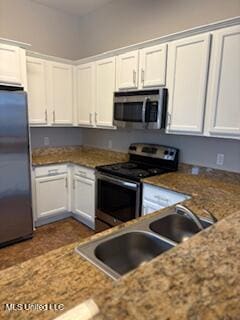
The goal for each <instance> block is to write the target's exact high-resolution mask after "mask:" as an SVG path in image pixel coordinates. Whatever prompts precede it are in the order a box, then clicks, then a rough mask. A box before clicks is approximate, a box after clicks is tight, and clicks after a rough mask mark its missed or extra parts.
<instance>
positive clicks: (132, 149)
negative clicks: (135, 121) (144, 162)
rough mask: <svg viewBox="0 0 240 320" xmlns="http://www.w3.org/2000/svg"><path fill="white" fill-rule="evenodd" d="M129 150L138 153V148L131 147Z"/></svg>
mask: <svg viewBox="0 0 240 320" xmlns="http://www.w3.org/2000/svg"><path fill="white" fill-rule="evenodd" d="M129 150H131V151H137V147H136V146H130V147H129Z"/></svg>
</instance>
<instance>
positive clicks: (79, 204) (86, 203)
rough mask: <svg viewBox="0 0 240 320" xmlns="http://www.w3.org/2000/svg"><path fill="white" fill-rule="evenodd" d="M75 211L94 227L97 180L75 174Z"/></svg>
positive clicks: (79, 217)
mask: <svg viewBox="0 0 240 320" xmlns="http://www.w3.org/2000/svg"><path fill="white" fill-rule="evenodd" d="M72 207H73V213H74V214H75V215H76V216H77V218H78V219H79V220H80V221H81V222H83V223H85V224H87V225H88V226H89V227H91V228H94V225H95V181H93V180H89V179H86V178H83V177H80V176H77V175H74V176H73V205H72Z"/></svg>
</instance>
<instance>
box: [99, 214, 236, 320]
mask: <svg viewBox="0 0 240 320" xmlns="http://www.w3.org/2000/svg"><path fill="white" fill-rule="evenodd" d="M239 230H240V211H239V212H238V213H235V214H233V215H231V216H229V217H228V218H226V219H225V220H222V221H220V222H219V223H217V224H216V225H215V226H214V227H212V228H210V229H208V230H205V231H203V232H201V233H199V234H198V235H196V236H194V237H192V238H191V239H190V240H189V241H186V242H184V243H183V244H181V245H179V246H177V247H175V248H174V249H171V250H169V251H168V252H165V253H164V254H163V255H161V256H159V257H157V258H155V259H154V260H152V261H151V262H149V263H148V265H143V266H140V267H139V268H138V269H136V270H135V271H133V272H132V273H130V274H128V275H127V276H125V277H123V278H122V280H121V281H119V282H116V283H114V285H113V288H112V290H109V289H108V290H105V291H104V292H103V293H102V294H101V295H97V296H95V297H94V300H95V302H96V303H97V305H98V306H99V307H100V314H99V315H97V316H96V317H94V320H112V319H119V320H120V319H124V320H146V319H148V320H173V319H174V320H183V319H191V320H215V319H219V320H220V319H231V320H239V319H240V305H239V297H240V285H239V284H240V261H239V257H240V232H239Z"/></svg>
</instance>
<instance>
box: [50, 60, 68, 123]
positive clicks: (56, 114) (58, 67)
mask: <svg viewBox="0 0 240 320" xmlns="http://www.w3.org/2000/svg"><path fill="white" fill-rule="evenodd" d="M49 84H50V109H51V110H52V123H53V124H59V125H64V124H68V125H71V124H72V123H73V67H72V66H71V65H68V64H64V63H59V62H49Z"/></svg>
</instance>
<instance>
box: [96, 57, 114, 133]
mask: <svg viewBox="0 0 240 320" xmlns="http://www.w3.org/2000/svg"><path fill="white" fill-rule="evenodd" d="M115 67H116V61H115V57H111V58H107V59H103V60H99V61H97V62H96V82H95V85H96V100H95V103H96V104H95V116H94V121H95V124H96V126H99V127H112V126H113V93H114V91H115V74H116V72H115Z"/></svg>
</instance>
